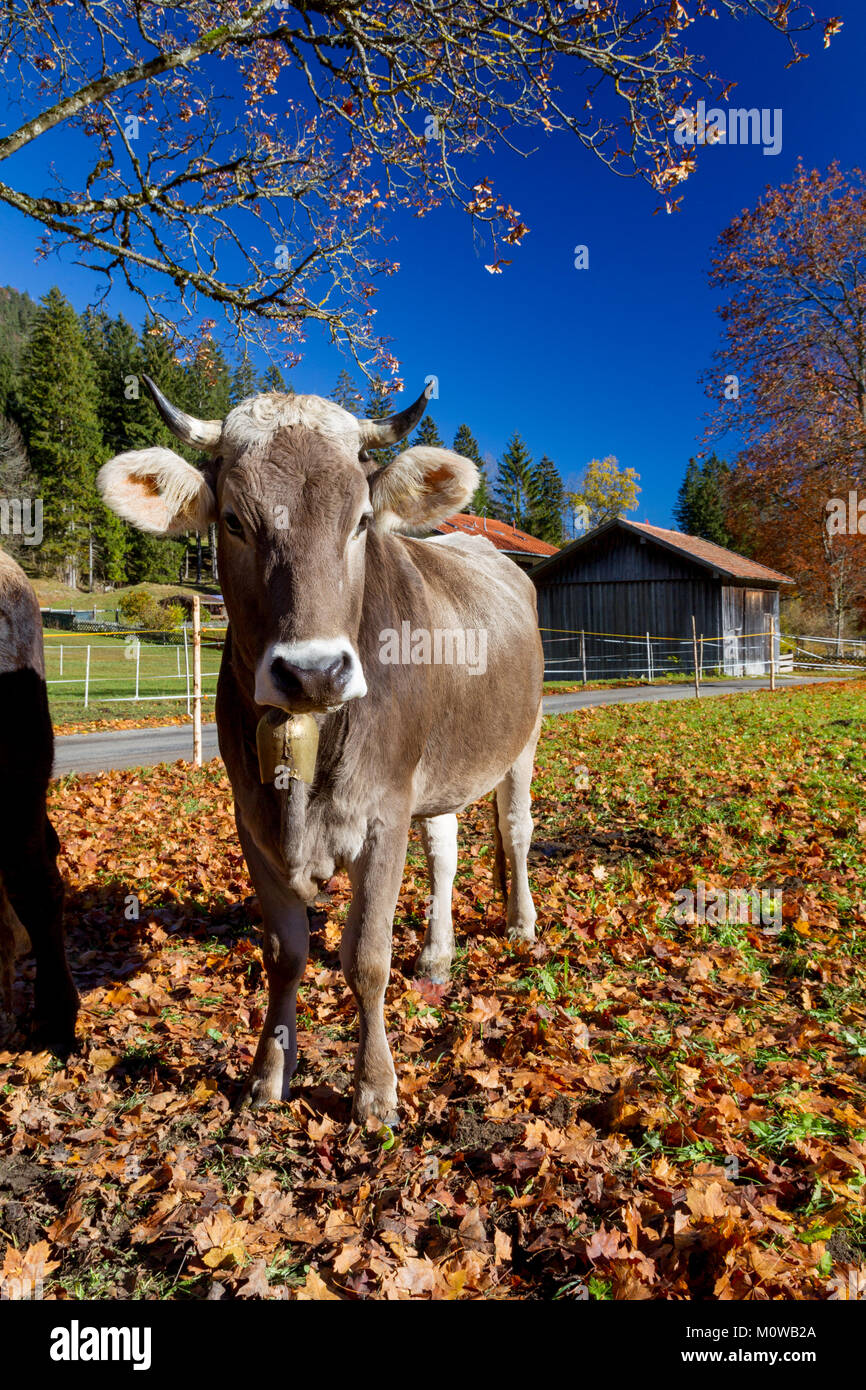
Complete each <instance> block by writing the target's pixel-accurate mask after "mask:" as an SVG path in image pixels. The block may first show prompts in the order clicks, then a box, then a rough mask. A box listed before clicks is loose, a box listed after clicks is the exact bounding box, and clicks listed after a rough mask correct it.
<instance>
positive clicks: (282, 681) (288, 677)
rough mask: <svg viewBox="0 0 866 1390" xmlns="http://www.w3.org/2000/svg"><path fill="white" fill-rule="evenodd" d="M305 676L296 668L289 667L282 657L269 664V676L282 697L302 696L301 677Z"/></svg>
mask: <svg viewBox="0 0 866 1390" xmlns="http://www.w3.org/2000/svg"><path fill="white" fill-rule="evenodd" d="M305 674H307V673H306V672H304V671H302V670H301V669H299V668H298V667H297V666H290V665H289V663H288V662H287V661H283V659H282V657H280V656H278V657H275V658H274V660H273V661H272V662H271V675H272V676H273V678H274V683H275V685H276V686H277V687H278V689H279V690H281V691H282V693H283V694H284V695H303V694H304V693H305V688H304V682H303V679H302V677H303V676H304V675H305Z"/></svg>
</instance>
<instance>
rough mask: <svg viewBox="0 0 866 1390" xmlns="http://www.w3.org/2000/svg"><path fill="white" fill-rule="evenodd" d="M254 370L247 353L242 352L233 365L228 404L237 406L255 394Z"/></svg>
mask: <svg viewBox="0 0 866 1390" xmlns="http://www.w3.org/2000/svg"><path fill="white" fill-rule="evenodd" d="M256 390H257V387H256V369H255V367H254V366H253V363H252V361H251V360H250V355H249V353H248V352H244V353H243V355H242V356H241V358H240V359H239V360H238V362H237V364H236V365H235V369H234V371H233V372H232V375H231V382H230V385H229V404H230V405H232V406H235V405H238V404H239V403H240V402H241V401H245V400H246V399H247V397H248V396H254V395H255V394H256Z"/></svg>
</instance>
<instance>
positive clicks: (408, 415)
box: [358, 381, 435, 449]
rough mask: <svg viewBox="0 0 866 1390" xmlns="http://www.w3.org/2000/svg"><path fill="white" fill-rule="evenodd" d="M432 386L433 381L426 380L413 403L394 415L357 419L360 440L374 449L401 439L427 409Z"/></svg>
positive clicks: (433, 384)
mask: <svg viewBox="0 0 866 1390" xmlns="http://www.w3.org/2000/svg"><path fill="white" fill-rule="evenodd" d="M434 386H435V381H430V382H428V383H427V385H426V386H425V387H424V390H423V391H422V392H421V395H420V396H419V397H418V399H417V401H416V402H415V404H414V405H410V406H409V407H408V408H407V409H406V410H399V411H398V412H397V414H396V415H386V416H385V417H384V418H383V419H381V420H359V421H358V423H359V425H360V426H361V442H362V443H363V444H369V445H372V447H373V448H374V449H375V448H378V447H379V446H380V445H382V444H396V443H397V441H398V440H399V439H403V438H404V436H405V435H407V434H408V433H409V431H410V430H411V429H414V427H415V425H417V423H418V421H419V420H420V419H421V416H422V415H423V414H424V411H425V410H426V409H427V402H428V401H429V399H430V397H431V396H432V395H433V387H434Z"/></svg>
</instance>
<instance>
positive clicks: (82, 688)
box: [43, 624, 226, 714]
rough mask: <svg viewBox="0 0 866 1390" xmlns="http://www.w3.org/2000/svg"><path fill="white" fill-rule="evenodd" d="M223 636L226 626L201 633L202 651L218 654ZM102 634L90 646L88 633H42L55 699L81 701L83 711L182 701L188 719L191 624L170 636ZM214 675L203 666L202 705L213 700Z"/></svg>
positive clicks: (130, 631)
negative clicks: (95, 705)
mask: <svg viewBox="0 0 866 1390" xmlns="http://www.w3.org/2000/svg"><path fill="white" fill-rule="evenodd" d="M225 632H226V628H225V627H223V628H219V629H218V628H213V627H209V628H207V629H205V630H203V631H202V648H203V652H205V653H207V654H208V655H210V654H211V653H213V654H216V653H217V652H220V651H221V650H222V645H223V640H224V636H225ZM101 635H102V637H103V640H102V641H93V640H88V638H89V634H87V633H71V632H57V631H50V630H49V631H46V632H45V633H44V634H43V636H44V647H45V676H46V685H47V686H48V687H49V689H51V690H54V691H56V694H57V696H58V697H60V696H65V697H67V698H72V699H75V700H76V701H77V700H79V699H80V700H81V703H82V706H83V708H84V709H85V710H87V709H89V708H90V707H91V705H92V704H93V703H97V702H98V703H99V704H100V705H105V704H127V703H131V704H136V703H142V702H146V703H148V704H150V703H154V702H163V701H176V700H177V701H185V703H186V712H187V714H192V709H193V698H194V660H193V632H192V628H191V626H190V625H189V624H184V625H183V627H182V628H175V629H172V630H170V631H168V632H154V631H152V630H150V629H144V628H121V629H119V630H118V631H117V632H114V633H112V634H111V635H110V636H106V635H105V634H101ZM218 675H219V667H218V666H214V668H213V669H208V668H207V667H206V666H205V665H204V664H203V665H202V670H201V679H202V689H201V698H202V699H203V700H213V699H214V698H215V695H216V689H215V682H216V679H217V676H218ZM206 682H207V683H208V684H209V685H210V686H211V688H210V689H208V688H207V687H206V685H205V683H206Z"/></svg>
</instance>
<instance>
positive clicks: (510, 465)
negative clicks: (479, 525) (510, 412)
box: [495, 432, 532, 530]
mask: <svg viewBox="0 0 866 1390" xmlns="http://www.w3.org/2000/svg"><path fill="white" fill-rule="evenodd" d="M495 493H496V498H497V500H498V502H499V503H500V505H501V509H502V518H503V520H504V521H507V522H508V523H509V525H511V526H516V527H518V528H519V529H520V530H526V529H528V526H529V517H530V509H531V498H532V458H531V457H530V454H529V450H528V449H527V447H526V445H525V444H524V442H523V440H522V439H521V437H520V435H519V434H517V433H516V432H515V433H514V434H513V435H512V436H511V438H510V440H509V441H508V447H507V448H506V450H505V453H504V454H503V455H502V458H501V459H500V461H499V471H498V473H497V477H496V489H495Z"/></svg>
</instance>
